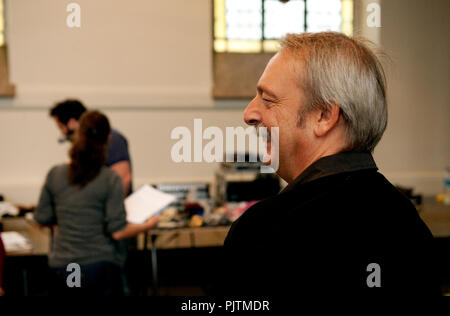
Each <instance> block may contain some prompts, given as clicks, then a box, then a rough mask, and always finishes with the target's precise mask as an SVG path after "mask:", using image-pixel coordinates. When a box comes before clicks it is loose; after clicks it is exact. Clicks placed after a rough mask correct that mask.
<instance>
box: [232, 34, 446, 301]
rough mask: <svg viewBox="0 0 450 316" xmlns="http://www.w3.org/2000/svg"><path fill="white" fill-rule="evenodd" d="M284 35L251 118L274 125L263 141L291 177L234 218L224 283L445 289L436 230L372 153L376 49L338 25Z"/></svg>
mask: <svg viewBox="0 0 450 316" xmlns="http://www.w3.org/2000/svg"><path fill="white" fill-rule="evenodd" d="M281 46H282V49H281V51H280V52H278V53H277V54H276V55H275V56H274V57H273V58H272V59H271V60H270V62H269V63H268V65H267V67H266V69H265V71H264V73H263V74H262V76H261V78H260V80H259V82H258V86H257V94H256V96H255V98H254V99H253V100H252V101H251V102H250V104H249V105H248V107H247V108H246V110H245V113H244V119H245V121H246V123H247V124H249V125H254V126H256V127H258V126H263V127H266V128H267V129H268V131H269V132H268V133H269V135H270V132H271V130H272V128H274V127H277V128H278V133H279V144H278V147H277V148H270V146H269V145H270V137H269V139H268V141H267V144H268V148H267V149H268V152H269V154H270V153H271V152H273V151H274V150H278V157H279V168H278V171H277V173H278V174H279V175H280V177H281V178H283V179H284V180H286V181H287V182H288V186H287V187H286V188H285V189H284V190H283V191H282V192H281V193H280V194H278V195H277V196H275V197H272V198H269V199H266V200H263V201H260V202H259V203H257V204H255V205H254V206H253V207H251V208H250V209H248V210H247V211H246V212H245V213H244V214H243V215H242V216H241V217H240V218H239V219H238V220H237V221H235V222H234V223H233V225H232V227H231V229H230V231H229V233H228V236H227V238H226V240H225V245H224V249H225V251H226V255H227V260H228V265H227V269H228V270H229V271H230V272H231V273H230V274H229V275H228V277H227V280H226V282H227V287H226V288H227V294H233V295H289V296H290V295H301V294H307V295H314V294H317V295H323V294H340V295H342V294H360V293H364V294H380V293H384V294H386V293H389V294H396V295H403V294H411V295H418V294H439V293H440V289H439V284H438V282H437V278H436V276H435V274H434V271H435V266H433V260H434V254H433V250H432V247H433V237H432V235H431V233H430V231H429V229H428V228H427V227H426V225H425V224H424V223H423V222H422V220H421V219H420V217H419V215H418V213H417V211H416V209H415V208H414V206H413V205H412V203H411V202H410V201H409V200H408V199H407V198H406V197H404V196H403V195H402V194H401V193H400V192H399V191H398V190H397V189H396V188H395V187H394V186H393V185H392V184H390V183H389V181H388V180H386V178H385V177H384V176H383V175H382V174H380V173H379V172H377V166H376V164H375V162H374V160H373V158H372V155H371V153H372V152H373V150H374V148H375V146H376V145H377V143H378V142H379V140H380V139H381V137H382V135H383V132H384V130H385V129H386V124H387V106H386V84H385V77H384V72H383V68H382V66H381V64H380V61H379V60H378V58H377V56H376V55H375V54H374V53H373V52H372V51H371V50H370V49H369V48H368V46H367V45H366V44H365V42H364V41H363V40H359V39H355V38H351V37H348V36H346V35H343V34H339V33H333V32H324V33H303V34H289V35H287V36H286V37H285V38H284V39H283V40H282V41H281ZM274 156H275V155H274ZM267 163H268V164H269V163H270V161H268V162H267Z"/></svg>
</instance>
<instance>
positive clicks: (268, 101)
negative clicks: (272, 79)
mask: <svg viewBox="0 0 450 316" xmlns="http://www.w3.org/2000/svg"><path fill="white" fill-rule="evenodd" d="M263 102H264V103H273V101H272V100H269V99H263Z"/></svg>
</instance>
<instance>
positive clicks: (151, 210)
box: [125, 185, 176, 224]
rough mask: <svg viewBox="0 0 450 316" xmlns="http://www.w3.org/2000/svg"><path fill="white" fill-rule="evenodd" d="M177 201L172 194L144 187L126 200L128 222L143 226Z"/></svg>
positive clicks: (147, 186)
mask: <svg viewBox="0 0 450 316" xmlns="http://www.w3.org/2000/svg"><path fill="white" fill-rule="evenodd" d="M175 199H176V197H175V196H173V195H171V194H167V193H164V192H162V191H160V190H157V189H155V188H153V187H151V186H149V185H144V186H142V187H141V188H140V189H139V190H137V191H136V192H134V193H133V194H131V195H130V196H128V197H127V198H126V199H125V210H126V212H127V221H128V222H130V223H134V224H142V223H143V222H145V220H147V219H148V218H149V217H151V216H153V215H156V214H158V213H159V212H161V211H162V210H163V209H164V208H165V207H166V206H167V205H169V204H170V203H172V202H173V201H175Z"/></svg>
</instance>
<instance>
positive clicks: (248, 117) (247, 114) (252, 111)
mask: <svg viewBox="0 0 450 316" xmlns="http://www.w3.org/2000/svg"><path fill="white" fill-rule="evenodd" d="M261 119H262V118H261V113H260V111H259V110H258V106H257V104H256V97H255V98H254V99H253V100H252V101H251V102H250V103H249V104H248V105H247V108H246V109H245V111H244V121H245V123H247V124H248V125H258V124H259V123H260V122H261Z"/></svg>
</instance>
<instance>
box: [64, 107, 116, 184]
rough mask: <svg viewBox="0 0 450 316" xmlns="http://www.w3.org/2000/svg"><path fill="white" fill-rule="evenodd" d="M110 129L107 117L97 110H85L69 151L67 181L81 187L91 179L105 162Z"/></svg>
mask: <svg viewBox="0 0 450 316" xmlns="http://www.w3.org/2000/svg"><path fill="white" fill-rule="evenodd" d="M110 131H111V127H110V125H109V121H108V118H107V117H106V116H105V115H103V114H102V113H100V112H98V111H88V112H85V113H84V114H83V115H82V116H81V118H80V126H79V128H78V130H77V132H76V134H75V139H74V143H73V145H72V148H71V149H70V151H69V155H70V158H71V162H70V172H69V182H70V183H71V184H76V185H79V186H81V187H83V186H85V185H86V184H87V183H89V181H91V180H93V179H94V178H95V177H96V176H97V175H98V174H99V172H100V169H101V168H102V166H103V165H104V164H105V162H106V147H107V144H108V137H109V133H110Z"/></svg>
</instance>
